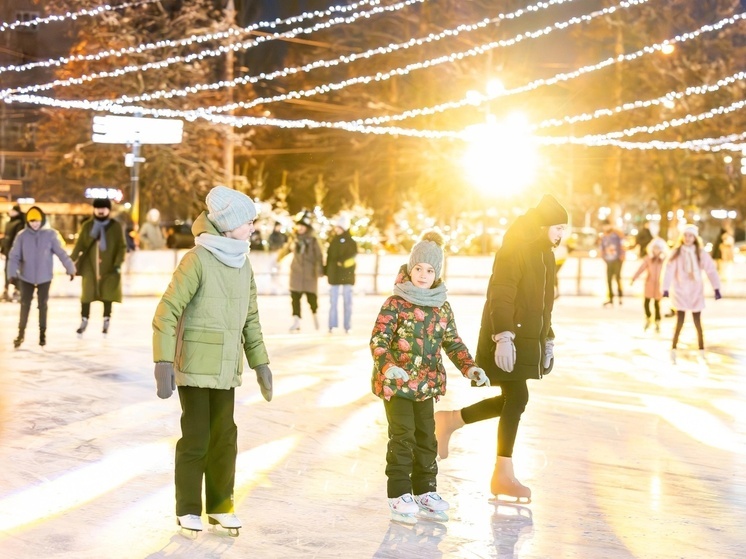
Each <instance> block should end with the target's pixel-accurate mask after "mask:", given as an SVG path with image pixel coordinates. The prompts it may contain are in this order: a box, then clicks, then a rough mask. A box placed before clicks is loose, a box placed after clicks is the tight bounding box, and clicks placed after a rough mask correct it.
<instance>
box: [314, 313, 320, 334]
mask: <svg viewBox="0 0 746 559" xmlns="http://www.w3.org/2000/svg"><path fill="white" fill-rule="evenodd" d="M313 327H314V328H316V330H318V329H319V316H318V315H317V314H316V313H313Z"/></svg>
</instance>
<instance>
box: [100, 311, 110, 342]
mask: <svg viewBox="0 0 746 559" xmlns="http://www.w3.org/2000/svg"><path fill="white" fill-rule="evenodd" d="M110 324H111V318H109V317H108V316H105V317H104V327H103V329H102V330H101V333H102V334H103V335H104V338H105V337H107V335H108V334H109V325H110Z"/></svg>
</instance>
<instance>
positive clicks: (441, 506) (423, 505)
mask: <svg viewBox="0 0 746 559" xmlns="http://www.w3.org/2000/svg"><path fill="white" fill-rule="evenodd" d="M414 501H415V503H417V506H418V507H419V511H417V516H419V517H420V518H424V519H426V520H437V521H438V522H447V521H448V515H447V514H446V512H445V511H447V510H448V509H449V508H451V505H449V504H448V503H447V502H446V501H444V500H443V498H442V497H441V496H440V495H438V494H437V493H436V492H435V491H430V492H429V493H423V494H422V495H415V496H414Z"/></svg>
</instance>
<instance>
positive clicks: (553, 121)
mask: <svg viewBox="0 0 746 559" xmlns="http://www.w3.org/2000/svg"><path fill="white" fill-rule="evenodd" d="M744 79H746V72H736V73H735V74H733V75H731V76H728V77H726V78H722V79H719V80H718V81H717V82H716V83H715V84H713V85H708V84H702V85H698V86H690V87H687V88H686V89H685V90H684V91H669V92H668V93H666V94H665V95H661V96H660V97H656V98H655V99H648V100H644V101H643V100H637V101H633V102H630V103H624V104H622V105H619V106H617V107H614V108H613V109H597V110H595V111H594V112H592V113H583V114H580V115H575V116H566V117H563V118H561V119H557V118H550V119H547V120H544V121H542V122H540V123H539V124H536V125H534V126H533V127H532V129H534V130H538V129H541V128H550V127H553V126H564V125H566V124H575V123H577V122H588V121H590V120H594V119H597V118H601V117H605V116H614V115H617V114H620V113H622V112H625V111H631V110H634V109H643V108H648V107H652V106H656V105H666V104H667V103H672V102H673V101H674V100H679V99H683V98H684V97H689V96H692V95H705V94H707V93H712V92H714V91H718V90H719V89H720V88H721V87H726V86H728V85H731V84H734V83H736V82H738V81H741V80H744Z"/></svg>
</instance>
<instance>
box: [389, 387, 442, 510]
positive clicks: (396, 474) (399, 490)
mask: <svg viewBox="0 0 746 559" xmlns="http://www.w3.org/2000/svg"><path fill="white" fill-rule="evenodd" d="M383 405H384V407H385V409H386V419H387V420H388V422H389V442H388V449H387V451H386V476H387V477H388V484H387V491H388V496H389V498H392V499H393V498H396V497H399V496H401V495H404V494H405V493H413V494H414V495H421V494H423V493H428V492H430V491H435V490H436V488H437V484H436V477H437V475H438V464H437V462H436V461H435V457H436V455H437V453H438V441H437V439H436V438H435V419H434V417H433V399H432V398H430V399H428V400H425V401H424V402H415V401H413V400H407V399H406V398H397V397H396V396H394V397H393V398H391V400H388V401H387V400H384V401H383Z"/></svg>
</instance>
